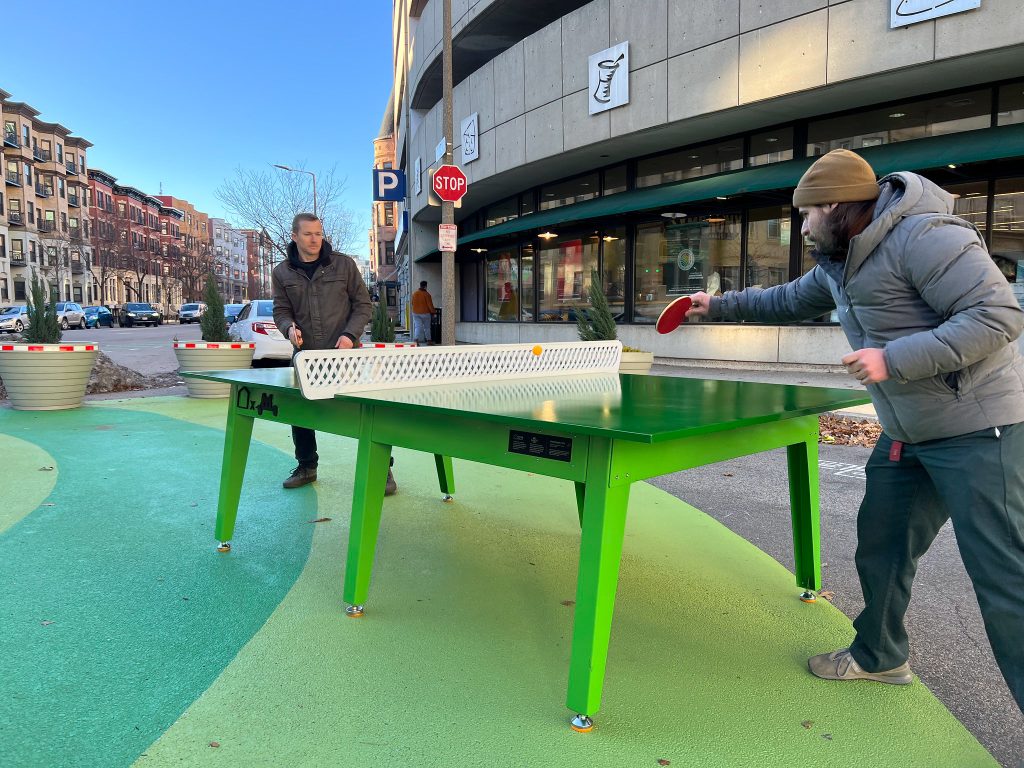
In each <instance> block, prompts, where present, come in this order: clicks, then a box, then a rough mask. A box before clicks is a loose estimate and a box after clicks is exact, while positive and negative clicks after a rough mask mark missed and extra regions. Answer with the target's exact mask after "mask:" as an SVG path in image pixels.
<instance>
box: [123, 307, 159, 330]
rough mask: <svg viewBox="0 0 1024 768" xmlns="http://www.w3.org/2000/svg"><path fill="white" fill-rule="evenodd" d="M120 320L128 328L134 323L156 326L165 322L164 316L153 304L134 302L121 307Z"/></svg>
mask: <svg viewBox="0 0 1024 768" xmlns="http://www.w3.org/2000/svg"><path fill="white" fill-rule="evenodd" d="M120 322H121V325H123V326H125V327H127V328H131V327H132V326H133V325H152V326H153V327H154V328H155V327H156V326H158V325H160V323H162V322H163V317H162V316H161V315H160V312H159V310H157V309H154V308H153V305H152V304H144V303H142V302H133V303H130V304H125V305H124V306H123V307H121V318H120Z"/></svg>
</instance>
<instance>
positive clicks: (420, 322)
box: [412, 280, 434, 344]
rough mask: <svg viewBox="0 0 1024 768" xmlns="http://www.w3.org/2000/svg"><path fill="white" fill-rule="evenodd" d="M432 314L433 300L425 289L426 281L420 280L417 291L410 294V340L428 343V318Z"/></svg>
mask: <svg viewBox="0 0 1024 768" xmlns="http://www.w3.org/2000/svg"><path fill="white" fill-rule="evenodd" d="M433 314H434V300H433V299H432V298H431V297H430V292H429V291H428V290H427V281H426V280H421V281H420V288H419V290H418V291H413V294H412V340H413V341H415V342H421V341H422V343H424V344H429V343H430V318H431V317H432V316H433Z"/></svg>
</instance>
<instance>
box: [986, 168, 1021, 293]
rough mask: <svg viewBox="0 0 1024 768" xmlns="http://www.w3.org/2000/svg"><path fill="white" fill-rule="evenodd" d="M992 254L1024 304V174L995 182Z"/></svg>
mask: <svg viewBox="0 0 1024 768" xmlns="http://www.w3.org/2000/svg"><path fill="white" fill-rule="evenodd" d="M991 252H992V258H993V259H995V262H996V265H997V266H998V267H999V269H1000V270H1001V271H1002V273H1003V274H1004V275H1005V276H1006V279H1007V280H1009V281H1010V283H1011V284H1012V286H1011V287H1012V288H1013V293H1014V295H1015V296H1016V297H1017V301H1018V302H1019V303H1020V304H1021V306H1024V178H1016V179H1002V180H1000V181H997V182H996V194H995V198H994V201H993V204H992V246H991Z"/></svg>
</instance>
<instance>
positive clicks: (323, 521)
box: [309, 517, 331, 523]
mask: <svg viewBox="0 0 1024 768" xmlns="http://www.w3.org/2000/svg"><path fill="white" fill-rule="evenodd" d="M309 522H311V523H329V522H331V518H329V517H318V518H317V519H316V520H310V521H309Z"/></svg>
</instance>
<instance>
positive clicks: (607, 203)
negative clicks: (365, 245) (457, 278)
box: [416, 125, 1024, 262]
mask: <svg viewBox="0 0 1024 768" xmlns="http://www.w3.org/2000/svg"><path fill="white" fill-rule="evenodd" d="M858 152H859V154H861V155H862V156H863V157H864V159H866V160H867V161H868V162H869V163H871V165H872V167H873V168H874V169H875V172H876V173H877V174H878V175H879V176H884V175H885V174H887V173H893V172H894V171H907V170H923V169H926V168H937V167H940V166H944V165H949V164H951V163H955V164H957V165H960V164H966V163H978V162H985V161H988V160H997V159H1000V158H1008V157H1018V156H1024V125H1008V126H1002V127H999V128H983V129H981V130H977V131H968V132H965V133H954V134H949V135H947V136H936V137H933V138H928V139H917V140H914V141H905V142H899V143H897V144H885V145H882V146H878V147H870V148H867V149H861V150H858ZM814 160H815V158H804V159H800V160H789V161H786V162H783V163H773V164H772V165H764V166H760V167H758V168H747V169H746V170H742V171H734V172H732V173H722V174H718V175H717V176H708V177H706V178H703V179H694V180H692V181H681V182H679V183H677V184H665V185H663V186H660V187H651V188H649V189H638V190H634V191H632V192H622V193H620V194H618V195H610V196H609V197H600V198H596V199H594V200H586V201H584V202H582V203H574V204H572V205H564V206H562V207H560V208H552V209H551V210H548V211H538V212H537V213H531V214H527V215H526V216H520V217H519V218H517V219H512V220H511V221H506V222H503V223H501V224H497V225H495V226H493V227H487V228H486V229H482V230H480V231H479V232H473V233H472V234H469V235H466V236H465V237H460V238H459V245H460V246H462V245H468V244H470V243H474V242H477V241H479V240H486V239H489V238H492V237H500V236H502V235H513V234H516V233H519V232H527V231H531V230H544V229H547V228H549V227H553V226H556V225H563V224H572V223H576V222H583V221H588V220H593V219H598V220H600V219H605V218H608V217H610V216H616V215H619V214H623V213H635V212H637V211H647V210H657V209H661V208H667V207H671V206H675V205H680V204H682V203H691V202H695V201H698V200H714V199H715V198H716V197H733V196H735V195H742V194H746V193H752V192H767V191H769V190H777V189H787V188H790V187H795V186H796V184H797V182H798V181H800V177H801V176H803V173H804V171H806V170H807V168H808V166H810V164H811V163H812V162H814ZM437 255H438V251H436V250H434V251H430V252H429V253H426V254H424V255H423V256H420V257H419V258H417V259H416V261H417V262H419V261H426V260H431V259H432V258H433V257H436V256H437Z"/></svg>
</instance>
